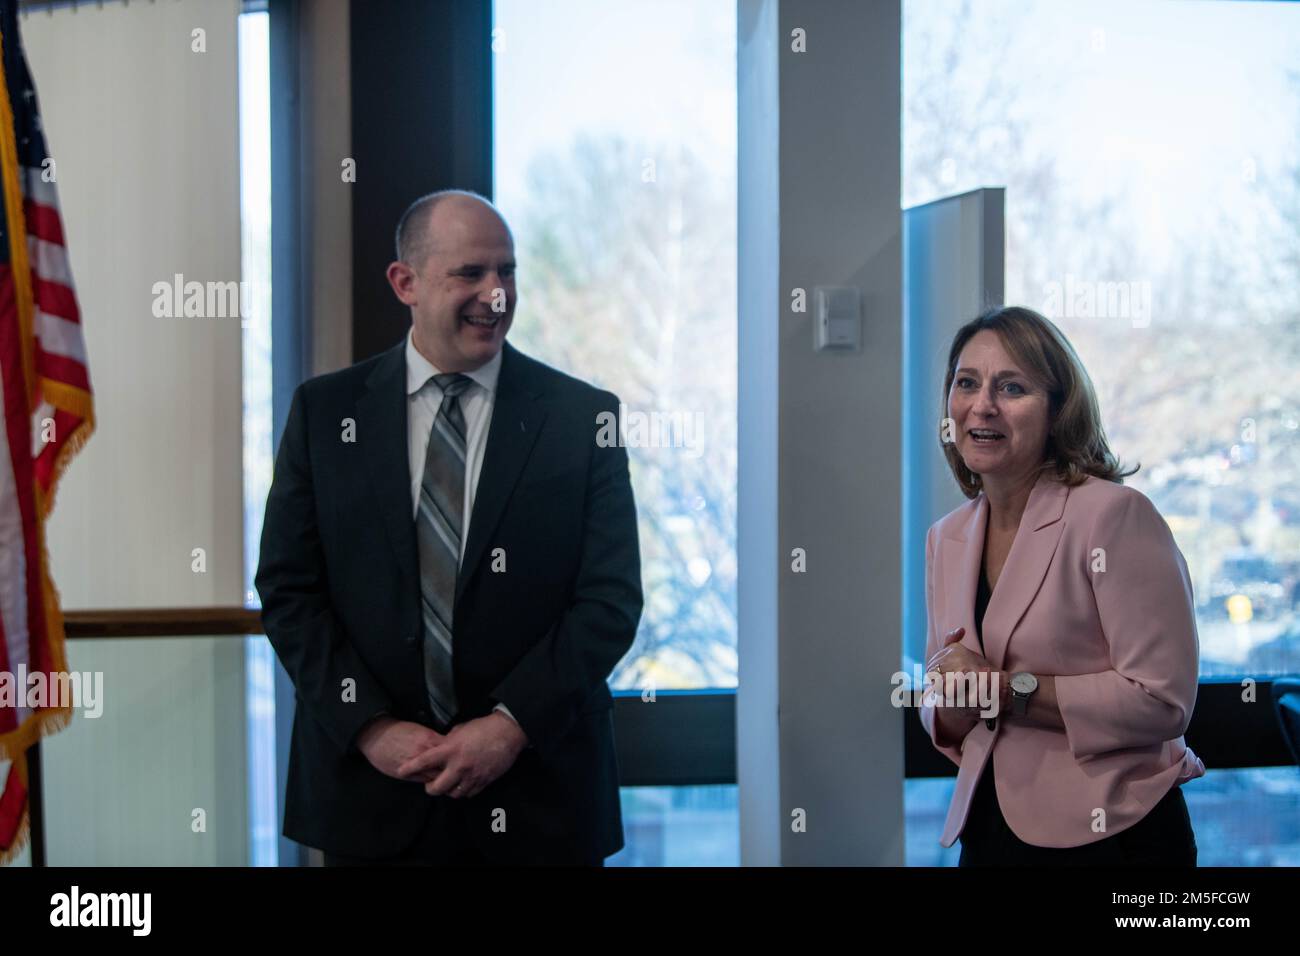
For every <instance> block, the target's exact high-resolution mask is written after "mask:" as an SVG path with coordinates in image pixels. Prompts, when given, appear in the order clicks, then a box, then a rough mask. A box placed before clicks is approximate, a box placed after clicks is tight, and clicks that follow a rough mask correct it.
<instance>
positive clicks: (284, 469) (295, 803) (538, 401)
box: [257, 340, 642, 863]
mask: <svg viewBox="0 0 1300 956" xmlns="http://www.w3.org/2000/svg"><path fill="white" fill-rule="evenodd" d="M503 348H504V354H503V355H502V359H501V369H500V376H499V379H498V382H497V394H496V401H495V405H494V407H493V410H492V420H491V425H490V428H489V432H488V438H487V445H486V449H485V452H484V459H483V466H482V471H481V473H480V478H479V485H478V489H477V491H476V497H475V500H474V510H473V515H472V518H471V520H470V526H469V539H468V541H467V542H466V550H465V557H464V560H463V562H462V565H461V572H460V577H459V580H458V582H457V587H456V601H455V610H454V627H453V647H454V653H453V658H454V666H455V680H456V694H457V699H458V701H459V704H460V708H461V709H460V712H459V714H458V715H457V718H456V722H461V721H464V720H468V719H471V718H474V717H482V716H485V715H487V714H488V713H490V712H491V711H492V708H493V707H494V706H495V704H496V703H498V702H500V703H502V704H504V705H505V706H506V707H508V708H509V709H510V712H511V713H512V714H513V715H514V716H515V718H516V719H517V720H518V721H519V725H520V726H521V727H522V728H523V730H524V732H525V733H526V734H527V735H528V740H529V744H530V746H529V747H528V748H526V749H525V750H524V751H523V752H522V753H521V754H520V755H519V758H518V760H517V761H516V762H515V764H514V765H513V766H512V767H511V769H510V770H508V771H507V772H506V773H505V774H504V775H503V776H502V777H500V778H499V779H498V780H496V781H495V782H494V783H492V784H491V785H489V786H488V787H486V788H485V789H484V790H483V791H482V792H481V793H480V794H478V795H477V796H475V797H472V798H458V799H453V798H451V797H430V796H429V795H427V794H426V793H425V791H424V789H423V786H422V785H421V784H420V783H409V782H403V781H399V780H395V779H393V778H391V777H387V776H385V775H384V774H381V773H380V772H379V771H378V770H376V769H375V768H374V767H373V766H372V765H371V764H370V763H369V761H367V760H366V758H365V757H364V756H362V754H361V753H360V751H358V750H357V749H356V737H357V734H358V732H359V731H360V730H361V728H362V726H363V725H364V724H365V723H366V722H368V721H369V720H370V719H371V718H372V717H374V716H376V715H377V714H380V713H387V714H389V715H391V716H393V717H396V718H398V719H401V720H409V721H415V722H418V723H422V724H424V725H426V726H433V725H432V723H431V718H430V714H429V710H428V699H427V696H426V690H425V683H424V670H423V663H422V653H423V652H422V634H421V628H422V625H421V619H420V603H419V593H420V592H419V581H418V574H419V560H418V557H417V548H416V532H415V522H414V519H413V518H412V510H413V505H412V501H411V484H410V482H411V476H410V466H409V464H408V453H407V419H406V415H407V401H408V399H407V393H406V360H405V353H404V349H405V340H403V342H402V343H401V344H399V345H397V346H395V347H394V348H392V349H390V350H388V351H387V352H385V353H383V354H382V355H379V356H376V357H375V358H372V359H370V360H367V361H364V362H361V363H359V364H357V365H354V366H352V367H351V368H348V369H344V370H342V371H340V372H335V373H332V374H329V375H323V376H320V377H319V378H315V379H312V380H311V381H308V382H305V383H303V384H302V385H301V386H299V388H298V389H297V390H296V391H295V393H294V396H293V402H292V406H291V408H290V410H289V418H288V422H287V424H286V425H285V430H284V435H283V437H282V439H281V441H280V449H279V454H278V455H277V457H276V462H275V476H274V481H273V484H272V486H271V492H270V495H269V497H268V499H267V505H266V519H265V525H264V527H263V531H262V545H261V563H260V565H259V567H258V572H257V589H258V592H259V593H260V594H261V597H262V619H263V622H264V624H265V627H266V634H267V637H268V638H269V639H270V641H271V644H272V645H273V646H274V647H275V650H276V653H277V654H278V655H279V658H280V661H281V662H282V663H283V664H284V667H285V670H286V671H287V672H288V674H289V677H290V678H291V679H292V681H293V684H294V687H295V688H296V689H297V701H298V704H297V709H296V712H295V714H294V723H293V741H292V745H291V750H290V756H289V775H288V786H287V793H286V799H285V820H284V834H285V836H287V837H289V838H291V839H293V840H297V841H298V842H300V843H303V844H306V845H308V846H314V847H319V848H321V849H323V850H325V851H326V852H327V853H332V854H337V855H343V856H366V857H387V856H392V855H396V854H398V853H400V852H401V851H403V850H404V849H406V848H408V847H410V846H412V845H414V843H415V841H416V840H417V839H419V838H420V837H421V834H422V833H424V832H425V831H424V828H425V827H426V826H429V827H434V828H436V829H437V831H438V832H439V833H447V834H448V839H449V840H450V839H452V838H453V835H454V834H455V833H456V831H457V829H459V831H460V833H461V834H462V837H463V838H464V839H469V840H471V841H473V843H472V845H473V846H475V848H476V849H478V850H479V851H480V852H481V853H483V854H485V855H486V856H487V857H488V858H489V859H491V860H495V861H499V862H503V863H512V862H587V863H593V862H598V861H599V860H600V859H601V858H603V857H605V856H608V855H609V854H611V853H615V852H617V851H618V850H619V849H621V848H622V846H623V825H622V816H621V814H620V810H619V790H618V786H619V781H618V766H617V763H616V760H615V754H614V735H613V721H612V716H611V709H612V704H613V702H612V699H611V697H610V692H609V688H608V686H607V685H606V683H605V682H606V679H607V678H608V676H609V674H610V672H611V671H612V670H613V668H614V666H615V664H617V662H618V661H619V659H620V658H621V657H622V656H623V655H624V653H625V652H626V651H627V650H628V648H629V647H630V646H631V644H632V641H633V638H634V637H635V634H636V628H637V622H638V620H639V619H640V616H641V604H642V596H641V564H640V556H639V548H638V542H637V526H636V509H635V505H634V503H633V498H632V486H631V481H630V479H629V476H628V467H627V452H626V450H625V449H624V448H622V447H619V446H618V445H617V444H615V445H613V446H610V447H600V446H598V445H597V442H596V437H597V432H598V424H597V415H598V414H599V413H601V412H606V411H608V412H612V413H614V414H615V415H617V414H618V409H619V401H618V398H617V397H616V396H615V395H613V394H612V393H610V392H604V391H600V390H598V389H596V388H593V387H591V386H590V385H587V384H585V383H584V382H581V381H579V380H577V379H575V378H572V377H570V376H568V375H565V374H563V373H561V372H558V371H556V370H555V369H552V368H550V367H549V366H546V365H543V364H542V363H541V362H538V361H535V360H534V359H531V358H529V357H528V356H526V355H524V354H522V353H521V352H519V351H518V350H517V349H515V348H513V347H512V346H511V345H510V344H509V343H506V344H505V345H504V346H503ZM350 422H351V423H355V424H354V429H355V435H354V437H355V440H354V441H347V440H345V438H346V437H348V436H347V435H346V430H347V429H348V427H349V424H350ZM494 566H495V568H496V570H494ZM494 824H495V825H494Z"/></svg>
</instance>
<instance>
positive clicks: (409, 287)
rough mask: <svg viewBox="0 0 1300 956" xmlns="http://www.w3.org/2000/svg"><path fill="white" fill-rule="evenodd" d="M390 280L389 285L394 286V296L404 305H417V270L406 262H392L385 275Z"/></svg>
mask: <svg viewBox="0 0 1300 956" xmlns="http://www.w3.org/2000/svg"><path fill="white" fill-rule="evenodd" d="M384 275H385V276H386V277H387V279H388V284H389V285H390V286H392V289H393V295H395V296H397V298H398V300H399V301H401V303H402V304H403V305H415V304H416V296H415V278H416V276H415V270H414V269H412V268H411V267H410V266H408V265H407V264H406V263H405V262H400V261H399V262H390V263H389V264H388V269H387V271H386V272H385V273H384Z"/></svg>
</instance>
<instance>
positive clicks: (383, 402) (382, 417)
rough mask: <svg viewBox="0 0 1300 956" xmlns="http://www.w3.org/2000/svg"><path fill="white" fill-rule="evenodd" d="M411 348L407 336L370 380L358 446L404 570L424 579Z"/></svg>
mask: <svg viewBox="0 0 1300 956" xmlns="http://www.w3.org/2000/svg"><path fill="white" fill-rule="evenodd" d="M405 349H406V339H405V338H403V339H402V341H401V342H400V343H399V344H398V345H397V346H395V347H394V348H392V349H389V350H388V352H386V353H385V354H384V357H383V358H382V359H380V361H379V362H378V363H377V364H376V365H375V368H374V370H373V371H372V372H371V373H370V375H369V377H367V378H366V389H367V390H366V393H365V395H363V396H362V397H361V399H360V400H359V401H358V402H357V444H358V445H359V446H360V449H361V452H362V455H361V457H362V458H364V459H365V462H366V470H367V472H368V474H369V476H370V484H371V487H372V488H373V489H374V493H375V505H376V507H377V508H378V510H379V513H380V515H381V517H382V520H383V524H384V527H385V528H386V529H387V531H388V539H389V541H390V543H391V544H392V546H393V554H394V556H395V557H396V558H397V564H398V567H400V568H401V569H402V570H403V571H404V572H408V573H410V574H412V575H416V576H418V574H419V572H418V569H417V566H416V564H417V562H418V560H419V558H418V554H419V552H418V550H417V548H416V544H415V521H414V520H413V519H412V517H411V514H412V511H413V505H412V503H411V483H410V477H411V465H410V457H409V455H408V453H407V440H406V414H407V401H406V352H405Z"/></svg>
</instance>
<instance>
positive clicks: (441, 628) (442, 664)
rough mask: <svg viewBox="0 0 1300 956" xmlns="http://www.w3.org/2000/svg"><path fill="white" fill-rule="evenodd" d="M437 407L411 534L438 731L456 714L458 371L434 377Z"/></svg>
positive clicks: (460, 469) (461, 501)
mask: <svg viewBox="0 0 1300 956" xmlns="http://www.w3.org/2000/svg"><path fill="white" fill-rule="evenodd" d="M433 380H434V381H435V382H436V383H437V384H438V387H439V388H440V389H442V405H441V406H440V407H439V408H438V414H437V416H436V417H435V418H434V420H433V428H432V430H431V431H430V432H429V451H428V454H427V455H426V456H425V459H424V476H423V478H422V479H421V480H420V510H419V514H418V517H417V518H416V522H415V536H416V540H417V542H418V543H419V548H420V599H421V600H420V606H421V615H422V617H423V620H424V683H425V687H426V688H427V689H428V692H429V705H430V707H432V709H433V716H434V718H435V720H436V721H437V724H438V726H439V729H441V730H443V731H445V730H446V728H447V727H448V726H450V724H451V718H452V716H453V715H454V714H455V713H456V707H457V705H456V687H455V682H454V681H453V679H452V665H451V627H452V619H451V617H452V607H453V605H454V603H455V600H456V573H457V569H458V567H459V566H460V540H461V529H462V527H463V526H464V522H463V521H462V518H461V515H462V514H463V512H464V510H465V416H464V415H463V414H461V410H460V395H461V393H463V392H464V391H465V390H466V389H467V388H469V387H470V386H471V385H473V384H474V381H473V379H470V378H467V377H466V376H464V375H456V374H450V375H435V376H433Z"/></svg>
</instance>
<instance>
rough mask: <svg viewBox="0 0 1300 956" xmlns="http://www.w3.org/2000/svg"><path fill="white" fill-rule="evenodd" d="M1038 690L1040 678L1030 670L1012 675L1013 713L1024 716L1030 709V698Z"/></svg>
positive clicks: (1013, 714)
mask: <svg viewBox="0 0 1300 956" xmlns="http://www.w3.org/2000/svg"><path fill="white" fill-rule="evenodd" d="M1036 690H1038V678H1037V677H1035V676H1034V675H1033V674H1030V673H1029V672H1028V671H1019V672H1017V673H1015V674H1012V675H1011V714H1012V716H1014V717H1023V716H1025V712H1026V711H1027V710H1029V698H1030V697H1031V696H1032V695H1033V693H1034V691H1036Z"/></svg>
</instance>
